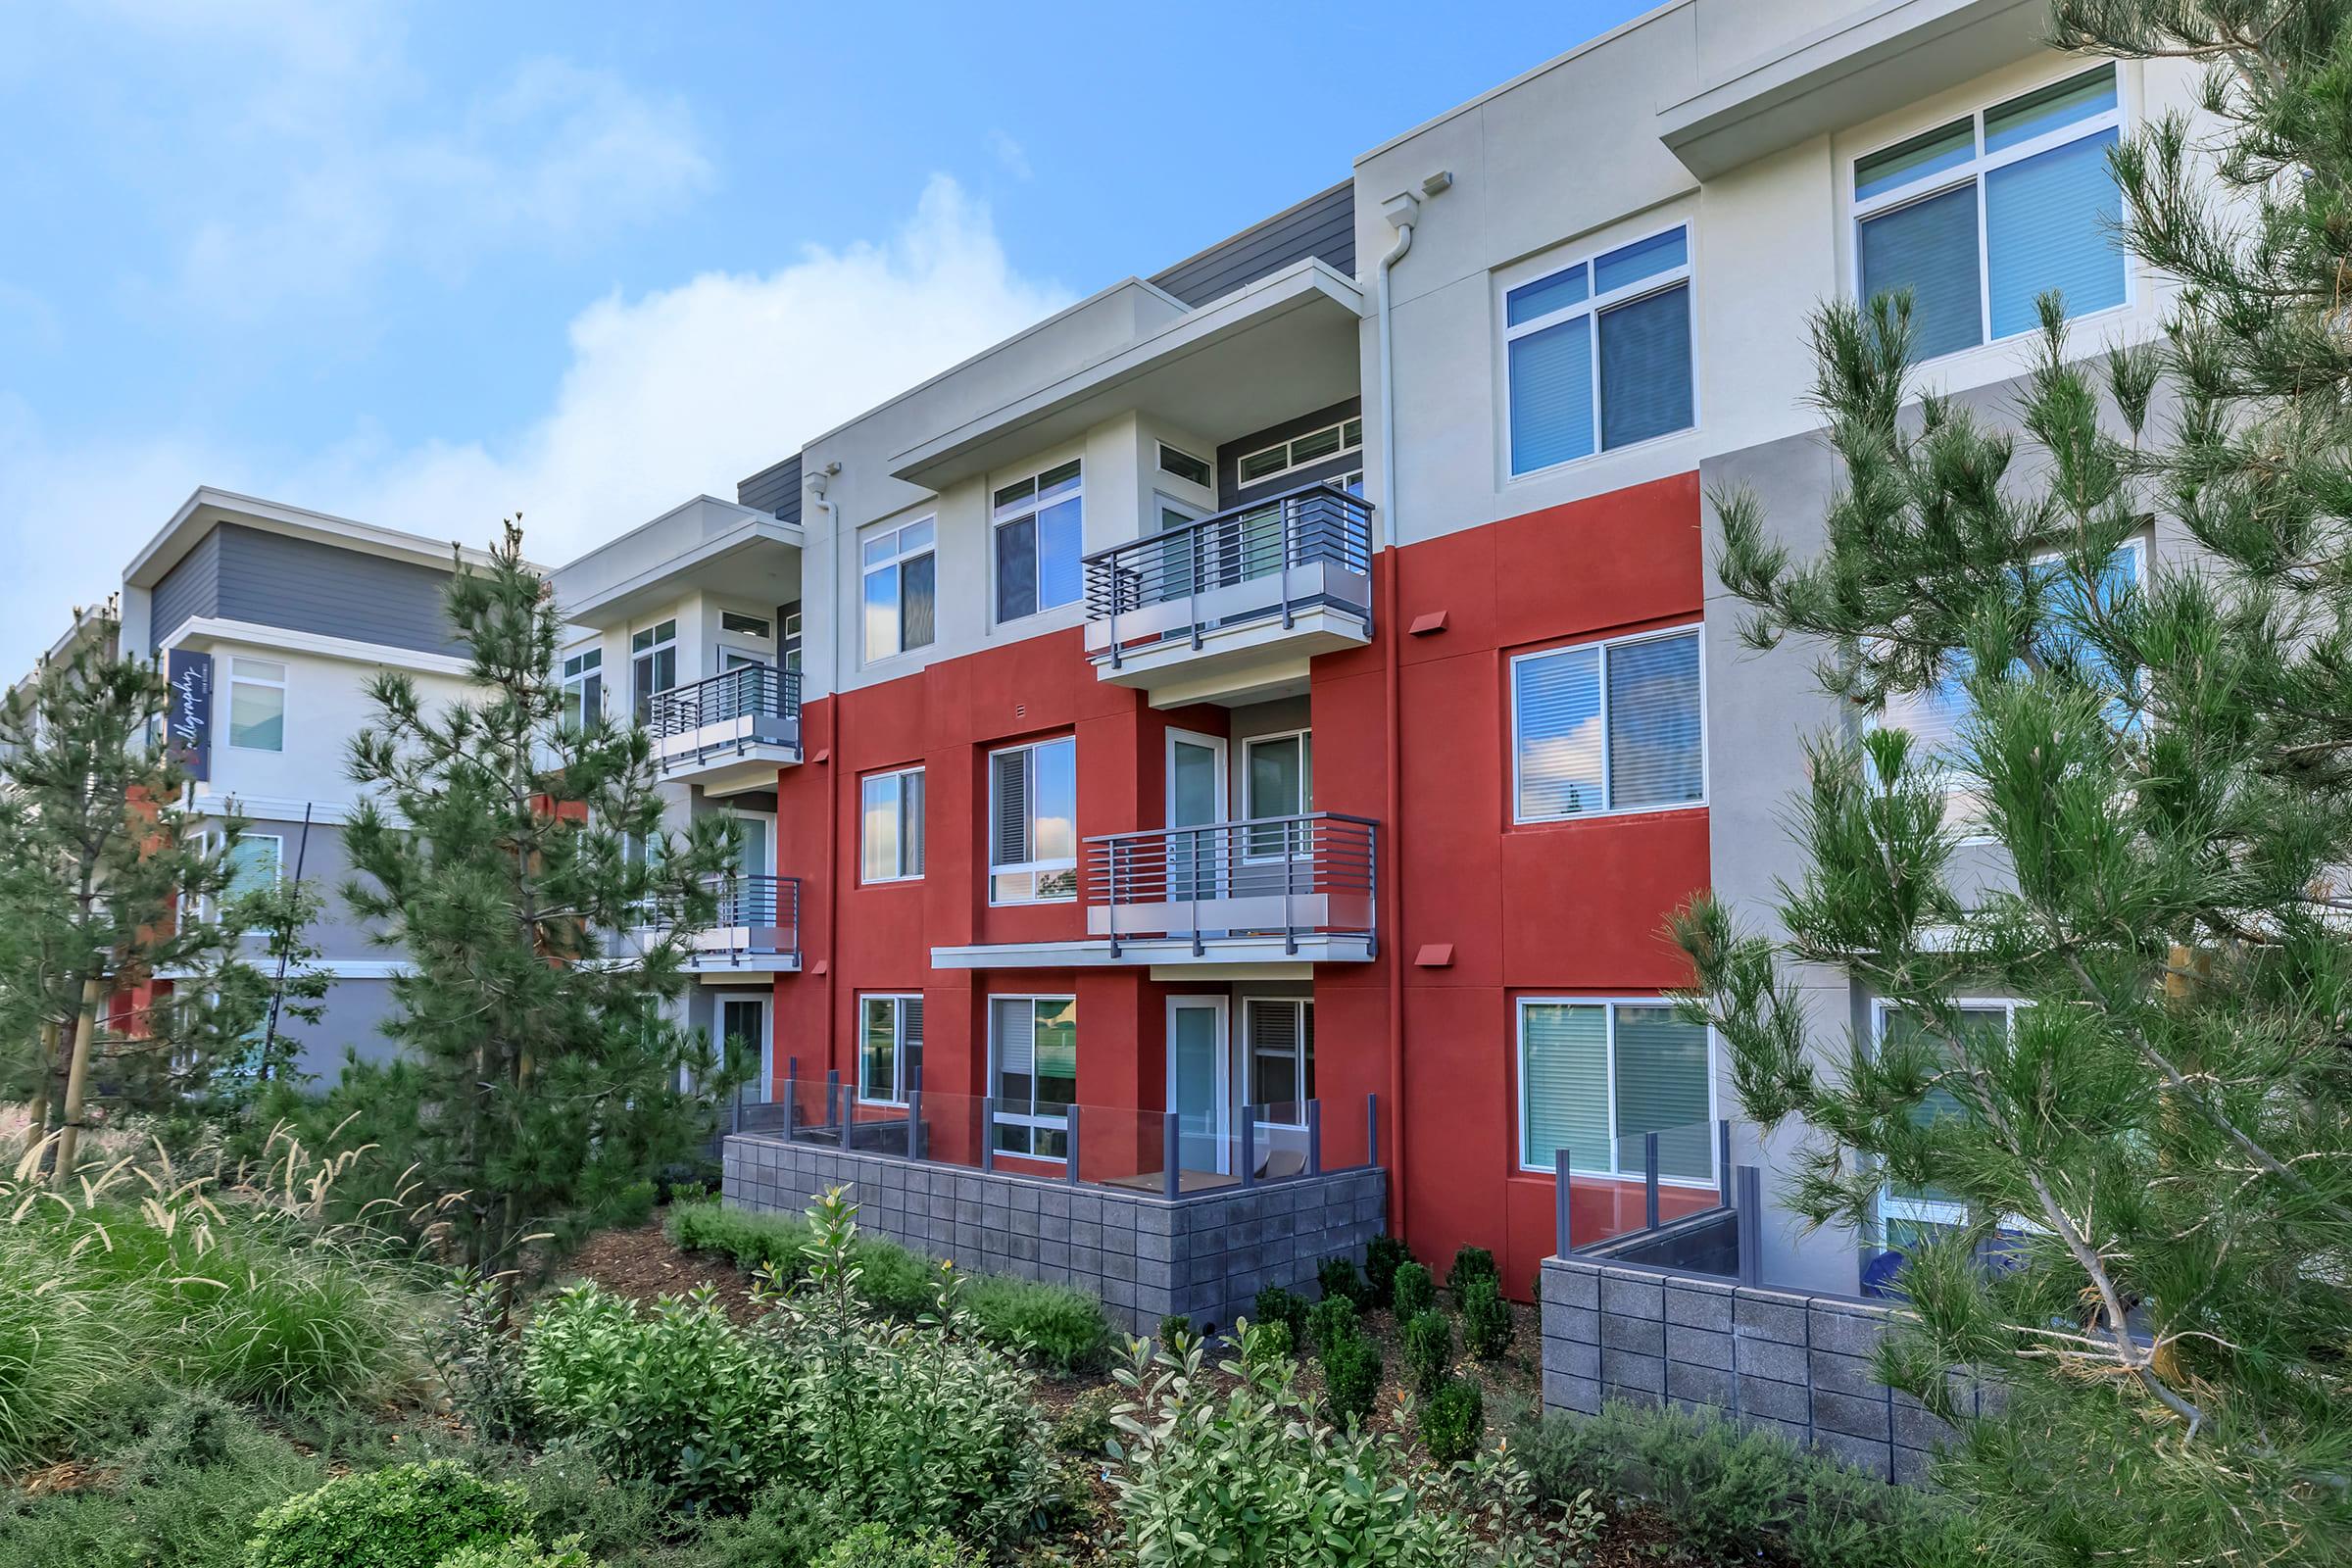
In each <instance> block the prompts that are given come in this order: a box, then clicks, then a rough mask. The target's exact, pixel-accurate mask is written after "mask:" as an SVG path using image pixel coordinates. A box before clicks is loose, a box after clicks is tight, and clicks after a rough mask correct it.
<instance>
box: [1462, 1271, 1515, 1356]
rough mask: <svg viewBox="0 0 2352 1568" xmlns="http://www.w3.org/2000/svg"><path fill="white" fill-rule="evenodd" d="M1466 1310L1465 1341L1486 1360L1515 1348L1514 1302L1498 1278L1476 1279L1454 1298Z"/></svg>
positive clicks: (1476, 1353) (1463, 1338)
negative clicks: (1512, 1317) (1512, 1333)
mask: <svg viewBox="0 0 2352 1568" xmlns="http://www.w3.org/2000/svg"><path fill="white" fill-rule="evenodd" d="M1454 1300H1455V1304H1456V1305H1458V1306H1459V1307H1460V1308H1461V1309H1462V1343H1463V1344H1465V1345H1467V1346H1468V1347H1469V1348H1470V1353H1471V1354H1472V1355H1475V1356H1477V1357H1478V1358H1479V1359H1480V1360H1482V1361H1492V1360H1495V1358H1496V1357H1498V1356H1500V1355H1501V1354H1502V1353H1503V1351H1505V1350H1507V1349H1509V1348H1511V1303H1510V1302H1508V1301H1506V1300H1504V1299H1502V1286H1501V1285H1500V1284H1498V1283H1497V1282H1496V1281H1494V1280H1472V1281H1471V1282H1470V1283H1469V1284H1468V1285H1465V1286H1463V1287H1462V1294H1461V1295H1460V1296H1458V1297H1456V1298H1455V1299H1454Z"/></svg>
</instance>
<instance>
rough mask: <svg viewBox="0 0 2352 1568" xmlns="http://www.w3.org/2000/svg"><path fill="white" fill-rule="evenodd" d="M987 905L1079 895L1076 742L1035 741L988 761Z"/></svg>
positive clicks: (1040, 901)
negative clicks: (1033, 743) (988, 903)
mask: <svg viewBox="0 0 2352 1568" xmlns="http://www.w3.org/2000/svg"><path fill="white" fill-rule="evenodd" d="M988 870H989V884H988V885H989V902H990V903H992V904H1044V903H1058V902H1061V901H1064V900H1068V899H1074V898H1076V897H1077V896H1078V742H1077V740H1076V738H1075V737H1072V736H1067V735H1065V736H1063V737H1062V738H1061V739H1059V740H1052V741H1039V742H1037V743H1036V744H1035V745H1031V746H1015V747H1013V748H1011V749H1010V750H1008V751H1002V752H993V753H991V754H990V755H989V759H988Z"/></svg>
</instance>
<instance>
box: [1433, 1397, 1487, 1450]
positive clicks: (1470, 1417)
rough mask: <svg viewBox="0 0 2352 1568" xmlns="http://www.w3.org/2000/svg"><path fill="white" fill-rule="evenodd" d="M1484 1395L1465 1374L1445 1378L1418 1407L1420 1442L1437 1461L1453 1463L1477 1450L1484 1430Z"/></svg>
mask: <svg viewBox="0 0 2352 1568" xmlns="http://www.w3.org/2000/svg"><path fill="white" fill-rule="evenodd" d="M1486 1404H1487V1401H1486V1398H1485V1397H1484V1396H1482V1395H1481V1394H1480V1393H1479V1392H1478V1385H1477V1384H1475V1383H1473V1382H1471V1381H1470V1380H1469V1379H1467V1378H1451V1379H1448V1380H1447V1381H1446V1383H1445V1384H1444V1385H1443V1386H1442V1387H1440V1388H1439V1390H1438V1391H1437V1392H1436V1393H1435V1394H1433V1395H1431V1396H1430V1397H1429V1402H1428V1403H1427V1404H1424V1405H1423V1406H1422V1407H1421V1446H1423V1447H1425V1448H1427V1449H1428V1450H1429V1456H1430V1457H1431V1458H1432V1459H1435V1460H1437V1461H1438V1462H1439V1463H1440V1464H1453V1463H1455V1462H1457V1461H1459V1460H1462V1459H1467V1458H1469V1457H1470V1456H1471V1455H1472V1454H1474V1453H1476V1452H1477V1451H1478V1440H1479V1438H1480V1437H1481V1436H1482V1435H1483V1434H1484V1432H1485V1431H1486V1424H1487V1410H1486Z"/></svg>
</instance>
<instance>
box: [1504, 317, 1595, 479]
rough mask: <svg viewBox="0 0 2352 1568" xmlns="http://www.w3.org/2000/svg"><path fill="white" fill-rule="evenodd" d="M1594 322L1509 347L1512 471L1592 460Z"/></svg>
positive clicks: (1563, 325)
mask: <svg viewBox="0 0 2352 1568" xmlns="http://www.w3.org/2000/svg"><path fill="white" fill-rule="evenodd" d="M1510 392H1511V471H1512V472H1513V473H1533V472H1534V471H1535V470H1536V469H1538V468H1548V467H1550V466H1553V465H1554V464H1560V463H1569V462H1573V461H1574V460H1576V459H1578V458H1589V457H1591V456H1592V455H1593V319H1592V318H1591V317H1589V316H1579V317H1574V318H1572V319H1568V320H1565V321H1562V322H1559V323H1558V324H1556V325H1553V326H1547V327H1544V329H1543V330H1541V331H1538V332H1531V333H1529V334H1528V335H1527V336H1525V337H1519V338H1513V339H1512V340H1511V342H1510Z"/></svg>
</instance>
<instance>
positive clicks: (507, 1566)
mask: <svg viewBox="0 0 2352 1568" xmlns="http://www.w3.org/2000/svg"><path fill="white" fill-rule="evenodd" d="M439 1568H596V1564H595V1563H594V1562H593V1561H592V1560H591V1559H590V1558H589V1556H588V1554H587V1553H586V1552H584V1551H582V1550H581V1549H580V1548H579V1545H578V1544H577V1543H576V1542H570V1541H560V1542H558V1543H556V1544H555V1546H554V1547H553V1548H552V1549H551V1548H547V1547H543V1546H541V1545H540V1544H539V1540H538V1538H537V1537H536V1536H509V1537H508V1538H507V1539H506V1540H504V1541H500V1542H495V1543H489V1544H477V1545H471V1546H460V1547H459V1548H458V1549H457V1550H455V1551H453V1552H451V1553H450V1554H449V1555H448V1556H446V1557H444V1558H442V1559H441V1561H440V1564H439Z"/></svg>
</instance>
